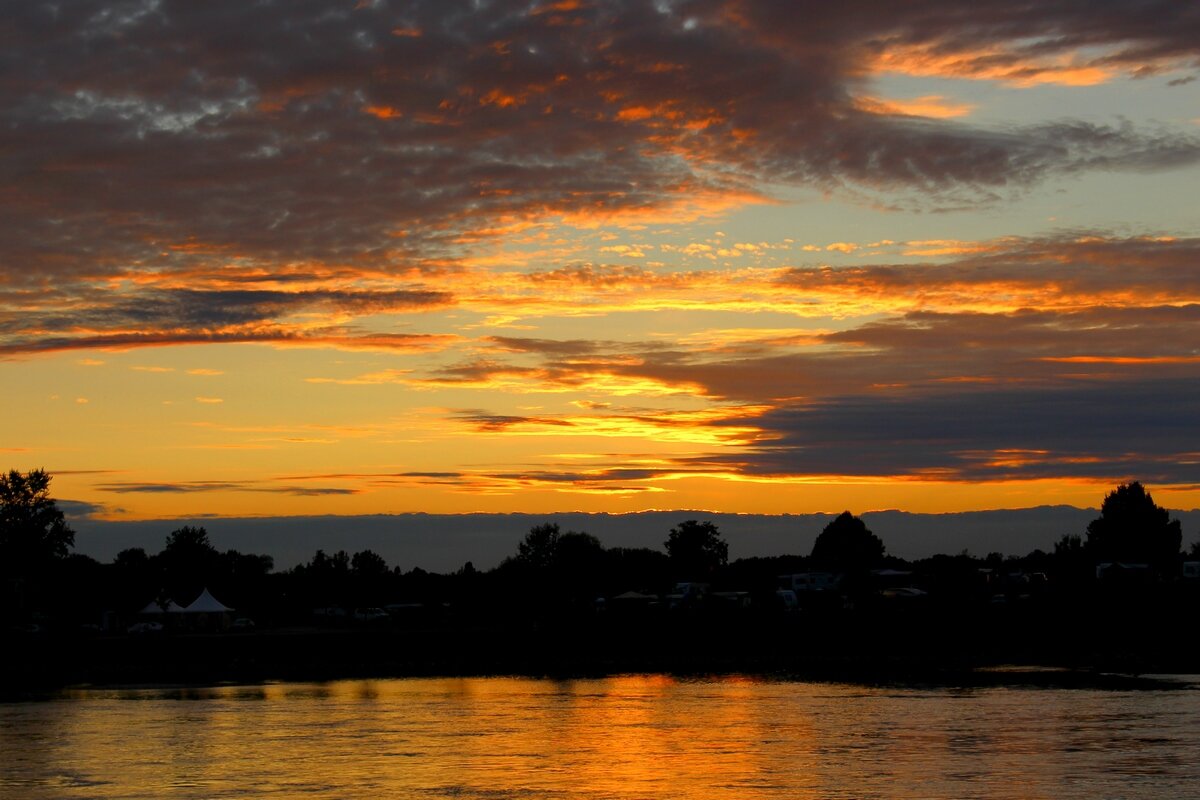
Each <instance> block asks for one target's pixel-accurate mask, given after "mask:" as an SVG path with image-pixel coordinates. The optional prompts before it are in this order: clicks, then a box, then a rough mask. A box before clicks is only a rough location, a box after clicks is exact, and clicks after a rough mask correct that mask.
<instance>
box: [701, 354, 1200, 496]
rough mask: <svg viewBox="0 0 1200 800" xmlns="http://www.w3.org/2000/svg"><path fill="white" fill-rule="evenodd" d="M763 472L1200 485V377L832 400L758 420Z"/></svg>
mask: <svg viewBox="0 0 1200 800" xmlns="http://www.w3.org/2000/svg"><path fill="white" fill-rule="evenodd" d="M755 423H756V424H757V425H759V426H761V427H762V428H763V429H764V431H765V432H766V434H767V436H766V437H764V441H763V442H760V443H759V444H758V445H756V446H755V447H753V448H751V449H750V451H749V452H748V453H747V454H745V455H744V456H735V457H730V458H728V459H721V460H724V461H726V462H727V463H730V464H736V466H737V468H738V469H742V470H745V471H747V472H751V473H755V474H773V475H792V474H796V475H804V474H814V473H815V474H841V475H873V476H874V475H878V476H892V475H902V476H911V477H917V478H922V477H923V478H928V479H944V480H964V481H979V480H1015V479H1032V478H1059V477H1085V478H1097V479H1109V480H1113V481H1116V480H1127V479H1130V478H1135V479H1139V480H1144V481H1150V482H1155V483H1171V484H1179V483H1192V482H1196V481H1197V480H1200V458H1198V457H1197V456H1198V453H1197V450H1196V447H1195V443H1194V441H1193V440H1194V436H1193V435H1192V432H1194V431H1195V430H1197V429H1198V428H1197V426H1200V379H1197V378H1195V377H1189V378H1171V379H1161V380H1149V381H1095V382H1089V381H1079V382H1077V383H1076V384H1074V385H1068V386H1058V387H1054V388H1025V387H1008V388H1003V389H999V390H997V389H976V390H961V389H960V390H948V391H944V392H934V391H929V390H925V391H920V392H911V393H903V394H899V395H888V394H880V395H857V396H844V397H831V398H826V399H823V400H821V401H819V402H816V403H810V404H806V405H794V406H783V407H780V408H778V409H775V410H773V411H770V412H767V413H766V414H764V415H763V416H761V417H759V418H757V419H756V420H755Z"/></svg>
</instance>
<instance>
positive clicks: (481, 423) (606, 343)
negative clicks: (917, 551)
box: [0, 0, 1200, 520]
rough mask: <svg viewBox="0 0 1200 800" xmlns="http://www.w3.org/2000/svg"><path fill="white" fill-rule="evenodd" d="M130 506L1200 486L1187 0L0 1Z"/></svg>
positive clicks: (31, 433) (54, 281) (59, 333)
mask: <svg viewBox="0 0 1200 800" xmlns="http://www.w3.org/2000/svg"><path fill="white" fill-rule="evenodd" d="M5 17H6V21H5V22H4V23H3V24H2V25H0V43H2V47H0V64H2V68H0V165H2V175H3V179H2V183H0V398H2V406H0V408H2V410H3V414H2V415H0V453H2V454H3V456H4V458H3V459H2V461H0V466H3V467H4V468H6V469H7V468H16V469H22V470H25V469H31V468H36V467H44V468H45V469H47V470H48V471H50V472H52V473H53V474H54V475H55V482H54V484H53V489H54V493H55V495H56V496H57V497H60V498H63V499H68V500H72V501H75V502H76V503H77V504H85V505H77V506H76V508H84V509H87V510H90V511H91V512H92V513H93V514H94V515H96V516H97V517H99V518H107V519H114V520H135V519H146V518H158V517H179V516H195V515H216V516H252V515H312V514H378V513H399V512H409V511H428V512H437V513H448V512H475V511H480V512H482V511H487V512H506V511H513V512H515V511H520V512H534V513H539V512H551V511H609V512H622V511H639V510H645V509H683V508H688V509H708V510H712V511H725V512H747V513H769V514H774V513H783V512H793V513H806V512H814V511H839V510H841V509H843V508H849V509H852V510H854V511H855V512H856V513H858V512H863V511H869V510H873V509H885V508H899V509H905V510H910V511H924V512H929V511H934V512H936V511H959V510H967V509H988V508H1018V507H1026V506H1033V505H1038V504H1043V503H1072V504H1075V505H1081V506H1087V505H1096V504H1097V503H1098V502H1099V500H1100V499H1101V498H1102V496H1103V494H1104V492H1105V491H1106V490H1107V489H1109V488H1111V487H1112V486H1113V485H1114V484H1115V483H1116V482H1119V481H1123V480H1129V479H1138V480H1141V481H1142V482H1144V483H1146V484H1148V485H1149V486H1151V487H1152V489H1153V491H1154V496H1155V499H1156V500H1157V501H1158V502H1159V503H1161V504H1163V505H1167V506H1169V507H1172V508H1192V507H1197V506H1200V4H1197V3H1194V2H1178V1H1177V0H1170V1H1168V2H1135V1H1133V0H1130V1H1127V2H1098V1H1095V0H1093V1H1091V2H1085V1H1084V0H1039V2H1013V0H995V1H994V2H970V3H964V2H961V1H960V0H922V1H920V2H912V3H895V2H849V3H810V2H797V1H796V0H763V1H761V2H753V1H751V0H741V1H740V2H739V1H737V0H699V1H697V2H685V1H678V2H676V1H675V0H659V2H650V1H647V2H632V1H630V2H615V1H614V2H606V1H605V0H596V1H594V2H589V1H588V0H562V2H547V3H538V2H522V3H515V2H488V1H487V0H476V1H475V2H450V1H449V0H435V1H433V2H392V3H389V2H386V1H385V0H376V1H375V2H371V1H370V0H361V2H356V1H355V0H349V1H348V2H334V1H332V0H322V1H321V2H315V1H314V2H302V1H301V0H286V1H284V0H281V1H280V2H257V3H251V2H246V1H245V0H238V2H224V1H223V0H222V1H215V0H209V1H206V2H194V1H192V0H179V1H174V0H139V1H137V2H86V1H84V0H80V1H79V2H62V3H47V2H19V3H8V4H6V8H5Z"/></svg>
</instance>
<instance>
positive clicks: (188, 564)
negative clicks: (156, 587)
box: [158, 525, 220, 605]
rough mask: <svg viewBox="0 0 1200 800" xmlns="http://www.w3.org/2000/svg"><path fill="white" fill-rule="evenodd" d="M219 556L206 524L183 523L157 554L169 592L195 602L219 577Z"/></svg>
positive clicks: (170, 594)
mask: <svg viewBox="0 0 1200 800" xmlns="http://www.w3.org/2000/svg"><path fill="white" fill-rule="evenodd" d="M219 556H220V554H219V553H218V552H217V549H216V548H215V547H213V546H212V543H211V542H209V540H208V531H207V530H205V529H204V528H203V527H195V526H192V525H184V526H183V527H182V528H177V529H175V530H173V531H171V532H170V533H169V534H167V540H166V546H165V547H164V548H163V550H162V552H161V553H159V555H158V561H159V563H160V564H161V565H162V572H163V589H164V590H165V591H166V594H167V596H168V597H171V598H174V600H175V602H177V603H180V604H184V605H186V604H187V603H190V602H192V600H194V599H195V598H196V596H197V595H199V594H200V592H201V591H202V590H203V589H204V588H205V587H206V586H208V585H209V583H211V582H212V580H213V578H214V577H216V575H217V572H218V569H217V566H218V565H217V559H218V557H219ZM210 588H211V587H210Z"/></svg>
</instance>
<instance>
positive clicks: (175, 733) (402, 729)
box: [0, 676, 1200, 800]
mask: <svg viewBox="0 0 1200 800" xmlns="http://www.w3.org/2000/svg"><path fill="white" fill-rule="evenodd" d="M1197 753H1200V691H1197V690H1194V689H1184V690H1177V691H1130V692H1115V691H1100V690H1084V689H1044V688H1042V689H1031V688H987V689H958V690H956V689H894V688H864V687H861V686H851V685H839V684H822V683H801V682H785V681H764V680H755V679H739V678H727V679H717V680H675V679H671V678H668V677H662V676H627V677H615V678H609V679H597V680H575V681H550V680H534V679H517V678H467V679H405V680H386V681H345V682H336V683H327V684H275V685H267V686H254V687H223V688H212V689H189V690H128V691H116V690H111V691H80V692H73V693H68V694H65V695H63V696H61V697H59V698H56V699H53V700H49V701H41V702H28V703H12V704H4V705H0V796H2V797H5V798H13V799H14V800H22V799H23V798H150V797H184V798H232V797H238V798H241V797H247V796H270V797H280V798H301V797H306V798H311V797H337V798H372V800H379V799H380V798H447V797H451V798H489V799H491V800H495V799H497V798H547V800H549V799H552V798H553V799H557V798H580V799H581V800H582V799H584V798H587V799H588V800H592V799H595V800H600V799H601V798H611V799H612V800H632V799H633V798H655V799H656V800H657V799H658V798H664V799H665V798H675V799H677V800H701V799H703V800H713V799H714V798H730V800H733V799H734V798H736V799H737V800H765V799H766V798H788V800H807V799H808V798H947V799H949V798H1022V799H1024V800H1028V799H1030V798H1054V799H1055V800H1065V799H1066V798H1089V799H1090V798H1165V797H1200V765H1198V764H1197V758H1196V756H1197Z"/></svg>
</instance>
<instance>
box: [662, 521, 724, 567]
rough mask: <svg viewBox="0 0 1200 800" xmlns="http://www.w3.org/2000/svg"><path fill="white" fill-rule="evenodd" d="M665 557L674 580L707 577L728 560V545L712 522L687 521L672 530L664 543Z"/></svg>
mask: <svg viewBox="0 0 1200 800" xmlns="http://www.w3.org/2000/svg"><path fill="white" fill-rule="evenodd" d="M663 546H664V547H666V548H667V556H668V557H670V559H671V566H672V568H673V569H674V570H675V574H676V576H677V577H680V578H686V579H689V580H696V579H699V578H707V577H710V576H711V575H712V573H714V572H715V571H716V570H717V568H718V567H723V566H725V564H726V562H727V561H729V545H728V544H727V543H726V542H725V540H724V539H722V538H721V532H720V530H718V529H717V526H716V525H714V524H712V523H711V522H697V521H696V520H694V519H689V520H688V521H686V522H681V523H679V526H678V527H675V528H671V533H670V535H669V536H667V541H666V542H664V543H663Z"/></svg>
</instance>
